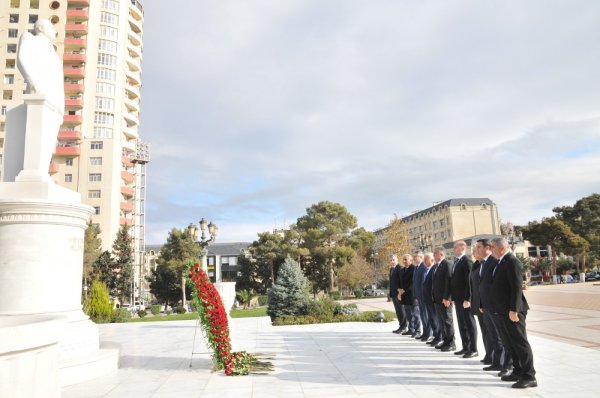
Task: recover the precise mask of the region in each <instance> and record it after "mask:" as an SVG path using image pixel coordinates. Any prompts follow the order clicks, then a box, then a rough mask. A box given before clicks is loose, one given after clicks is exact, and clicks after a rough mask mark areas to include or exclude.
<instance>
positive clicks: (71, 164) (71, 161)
mask: <svg viewBox="0 0 600 398" xmlns="http://www.w3.org/2000/svg"><path fill="white" fill-rule="evenodd" d="M65 165H66V166H73V158H67V159H66V160H65Z"/></svg>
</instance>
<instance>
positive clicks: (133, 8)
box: [129, 0, 144, 21]
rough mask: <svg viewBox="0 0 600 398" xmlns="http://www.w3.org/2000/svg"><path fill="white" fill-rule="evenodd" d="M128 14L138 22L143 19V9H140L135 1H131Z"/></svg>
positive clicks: (140, 6) (140, 5)
mask: <svg viewBox="0 0 600 398" xmlns="http://www.w3.org/2000/svg"><path fill="white" fill-rule="evenodd" d="M129 13H130V14H131V15H132V16H133V17H134V18H135V19H137V20H138V21H141V20H143V19H144V7H142V4H141V3H140V2H139V1H137V0H131V4H130V5H129Z"/></svg>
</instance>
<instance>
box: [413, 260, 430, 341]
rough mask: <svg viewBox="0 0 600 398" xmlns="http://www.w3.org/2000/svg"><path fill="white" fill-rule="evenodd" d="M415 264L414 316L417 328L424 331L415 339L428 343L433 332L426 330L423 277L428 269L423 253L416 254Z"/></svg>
mask: <svg viewBox="0 0 600 398" xmlns="http://www.w3.org/2000/svg"><path fill="white" fill-rule="evenodd" d="M413 264H414V265H415V273H414V275H413V314H414V316H415V319H416V323H417V325H418V326H417V327H418V328H420V329H421V330H422V333H417V334H416V335H415V339H421V340H422V341H426V340H427V338H428V337H429V334H430V333H431V331H426V330H425V325H426V324H427V311H426V310H425V305H424V304H423V277H424V276H425V272H426V270H427V268H426V267H425V264H423V253H422V252H419V251H418V252H415V255H414V257H413Z"/></svg>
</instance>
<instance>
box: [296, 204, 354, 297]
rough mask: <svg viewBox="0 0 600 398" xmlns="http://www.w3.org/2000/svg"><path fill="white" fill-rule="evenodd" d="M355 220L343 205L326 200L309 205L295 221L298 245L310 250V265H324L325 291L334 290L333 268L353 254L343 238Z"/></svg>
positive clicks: (346, 236)
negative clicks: (311, 262)
mask: <svg viewBox="0 0 600 398" xmlns="http://www.w3.org/2000/svg"><path fill="white" fill-rule="evenodd" d="M356 223H357V220H356V217H354V216H353V215H352V214H350V212H348V210H347V209H346V208H345V207H344V206H342V205H341V204H339V203H333V202H329V201H322V202H319V203H317V204H314V205H312V206H311V207H309V208H308V209H306V215H305V216H302V217H300V218H298V220H297V222H296V229H297V231H298V232H299V234H300V236H301V238H302V242H301V246H302V247H304V248H306V249H308V250H309V251H310V253H311V257H312V260H313V265H314V266H316V267H317V268H320V267H323V266H325V267H326V270H327V273H328V280H329V284H328V286H327V290H328V291H332V290H333V289H334V282H335V268H336V267H337V268H339V267H341V266H342V265H344V264H345V263H346V262H348V261H349V260H350V259H351V258H352V257H353V255H354V250H353V249H352V248H351V247H350V246H348V245H347V244H348V243H347V238H348V236H349V234H350V232H351V230H353V229H354V228H356ZM322 262H324V264H323V263H322ZM313 282H318V281H313Z"/></svg>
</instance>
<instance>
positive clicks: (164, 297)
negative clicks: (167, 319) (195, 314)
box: [148, 264, 191, 306]
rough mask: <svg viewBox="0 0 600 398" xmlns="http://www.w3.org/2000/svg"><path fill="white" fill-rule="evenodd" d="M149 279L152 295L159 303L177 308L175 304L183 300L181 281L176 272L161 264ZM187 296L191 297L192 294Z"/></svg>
mask: <svg viewBox="0 0 600 398" xmlns="http://www.w3.org/2000/svg"><path fill="white" fill-rule="evenodd" d="M148 279H149V282H150V293H152V294H153V295H154V297H156V299H157V300H158V301H159V302H161V303H165V304H167V305H169V304H173V306H175V305H174V304H175V303H177V301H179V299H180V298H181V286H180V280H179V276H178V275H177V273H176V272H175V270H174V269H172V268H169V267H168V266H167V265H165V264H160V265H158V266H157V267H156V269H155V270H153V271H152V276H150V277H149V278H148ZM188 290H189V287H188ZM187 294H188V296H189V294H191V292H188V293H187Z"/></svg>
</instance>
